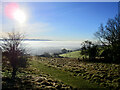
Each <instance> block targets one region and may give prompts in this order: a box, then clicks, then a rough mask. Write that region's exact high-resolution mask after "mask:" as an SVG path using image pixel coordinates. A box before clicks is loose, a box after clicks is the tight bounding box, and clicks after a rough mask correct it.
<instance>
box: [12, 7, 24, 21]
mask: <svg viewBox="0 0 120 90" xmlns="http://www.w3.org/2000/svg"><path fill="white" fill-rule="evenodd" d="M13 18H14V19H15V20H16V21H18V22H19V23H24V22H25V21H26V15H25V13H24V11H22V10H20V9H16V10H15V12H13Z"/></svg>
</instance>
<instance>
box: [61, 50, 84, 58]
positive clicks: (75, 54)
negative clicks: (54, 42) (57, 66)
mask: <svg viewBox="0 0 120 90" xmlns="http://www.w3.org/2000/svg"><path fill="white" fill-rule="evenodd" d="M80 52H81V51H74V52H69V53H65V54H61V55H60V56H62V57H69V58H82V57H85V56H84V55H81V54H80Z"/></svg>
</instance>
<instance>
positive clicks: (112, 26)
mask: <svg viewBox="0 0 120 90" xmlns="http://www.w3.org/2000/svg"><path fill="white" fill-rule="evenodd" d="M95 36H96V37H97V38H98V39H99V41H101V42H102V44H103V45H105V46H106V47H105V51H106V54H107V55H105V56H107V58H108V57H109V58H108V59H112V60H113V61H117V60H119V58H120V16H116V17H115V18H114V19H108V22H107V24H106V25H105V26H103V25H102V24H101V26H100V28H99V30H98V31H97V32H96V33H95ZM119 62H120V61H119Z"/></svg>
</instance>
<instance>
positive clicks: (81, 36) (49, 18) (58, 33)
mask: <svg viewBox="0 0 120 90" xmlns="http://www.w3.org/2000/svg"><path fill="white" fill-rule="evenodd" d="M8 9H9V10H8ZM2 13H3V16H2V15H1V16H2V17H3V22H1V23H0V24H2V32H10V31H12V30H13V29H14V30H15V31H20V32H23V33H26V35H27V38H32V39H33V38H35V39H49V40H68V41H70V40H71V41H72V40H74V41H79V40H80V41H81V40H82V41H83V40H87V39H89V40H92V39H93V37H94V35H93V33H95V32H96V31H97V30H98V27H99V26H100V24H101V23H103V24H104V25H105V24H106V22H107V20H108V18H114V17H115V16H116V15H117V14H118V3H117V2H23V3H22V2H17V3H6V2H4V3H3V12H2ZM1 16H0V17H1Z"/></svg>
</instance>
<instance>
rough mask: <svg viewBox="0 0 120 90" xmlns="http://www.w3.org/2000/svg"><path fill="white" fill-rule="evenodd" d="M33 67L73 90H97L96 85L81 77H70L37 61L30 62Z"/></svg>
mask: <svg viewBox="0 0 120 90" xmlns="http://www.w3.org/2000/svg"><path fill="white" fill-rule="evenodd" d="M31 64H32V66H33V67H35V68H37V69H38V70H39V71H42V72H44V73H46V74H50V75H51V76H52V77H53V78H54V79H56V80H59V81H62V82H63V83H65V84H68V85H71V86H72V87H74V88H99V87H98V85H96V84H92V83H89V82H88V81H86V80H84V79H82V77H78V76H75V77H74V76H72V75H71V73H70V72H67V71H62V70H59V69H56V68H53V67H48V66H46V65H45V64H43V63H40V62H38V61H37V60H33V61H31Z"/></svg>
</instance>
